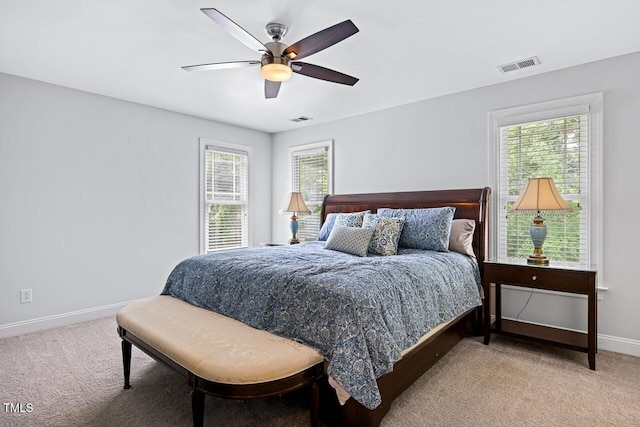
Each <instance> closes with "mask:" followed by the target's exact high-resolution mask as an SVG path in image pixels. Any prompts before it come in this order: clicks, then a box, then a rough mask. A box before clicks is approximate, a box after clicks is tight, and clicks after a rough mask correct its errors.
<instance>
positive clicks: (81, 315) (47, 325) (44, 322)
mask: <svg viewBox="0 0 640 427" xmlns="http://www.w3.org/2000/svg"><path fill="white" fill-rule="evenodd" d="M132 302H133V301H127V302H121V303H117V304H110V305H103V306H101V307H94V308H87V309H85V310H78V311H72V312H70V313H62V314H55V315H53V316H45V317H39V318H36V319H29V320H24V321H22V322H15V323H7V324H4V325H0V339H2V338H9V337H14V336H16V335H23V334H30V333H32V332H38V331H43V330H45V329H51V328H57V327H59V326H66V325H72V324H74V323H80V322H87V321H89V320H95V319H101V318H103V317H109V316H115V315H116V313H117V312H118V311H119V310H120V309H121V308H122V307H124V306H125V305H127V304H130V303H132Z"/></svg>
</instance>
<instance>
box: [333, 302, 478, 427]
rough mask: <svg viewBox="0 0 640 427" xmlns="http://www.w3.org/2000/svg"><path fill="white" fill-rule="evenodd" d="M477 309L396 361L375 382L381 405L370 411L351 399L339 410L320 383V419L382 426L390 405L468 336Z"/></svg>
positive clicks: (355, 426) (344, 425)
mask: <svg viewBox="0 0 640 427" xmlns="http://www.w3.org/2000/svg"><path fill="white" fill-rule="evenodd" d="M476 312H477V309H471V310H469V311H468V312H467V313H465V314H464V315H462V316H461V317H459V318H458V320H457V321H455V322H453V323H451V324H450V325H449V326H448V327H447V328H446V329H443V330H440V331H438V332H437V333H435V334H434V335H433V336H431V337H429V338H428V339H427V340H425V341H424V342H422V343H421V344H420V345H419V346H418V347H416V348H415V349H413V350H412V351H411V352H409V353H407V354H406V355H405V356H404V357H403V358H402V359H401V360H400V361H398V362H397V363H396V364H395V366H394V368H393V372H390V373H388V374H386V375H383V376H382V377H380V378H378V387H379V389H380V394H381V396H382V403H381V404H380V406H378V407H377V408H376V409H373V410H370V409H367V408H366V407H365V406H363V405H362V404H361V403H359V402H357V401H356V400H354V399H353V398H351V399H349V400H348V401H347V402H346V403H345V404H344V406H341V405H340V403H339V402H338V399H337V397H336V393H335V391H334V390H333V388H332V387H331V386H330V385H329V384H328V383H327V382H326V381H324V382H323V386H324V388H323V393H322V402H321V408H322V411H323V418H325V419H326V421H327V422H328V423H329V425H331V426H342V427H347V426H348V427H377V426H379V425H380V423H381V422H382V419H383V418H384V417H385V415H386V414H387V412H389V409H390V408H391V404H392V403H393V401H394V400H395V399H396V398H397V397H398V396H400V394H402V392H404V391H405V390H406V389H407V388H409V387H410V386H411V384H413V383H414V382H415V381H416V380H417V379H418V378H420V377H421V376H422V374H424V373H425V372H427V370H429V368H431V367H432V366H433V365H434V364H435V363H436V362H438V360H440V359H441V358H442V356H444V355H445V354H446V353H447V352H448V351H449V350H451V349H452V348H453V347H454V346H455V345H456V344H457V343H458V342H460V340H462V338H464V337H465V336H467V335H469V334H470V333H471V332H472V331H473V329H474V324H475V318H476V316H477V314H476Z"/></svg>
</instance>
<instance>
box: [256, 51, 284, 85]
mask: <svg viewBox="0 0 640 427" xmlns="http://www.w3.org/2000/svg"><path fill="white" fill-rule="evenodd" d="M289 64H290V61H289V60H288V59H287V58H283V57H273V56H265V57H263V58H262V68H261V69H260V71H261V72H262V76H263V77H264V78H265V79H267V80H270V81H272V82H283V81H285V80H289V79H290V78H291V72H292V71H291V67H290V66H289Z"/></svg>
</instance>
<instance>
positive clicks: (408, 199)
mask: <svg viewBox="0 0 640 427" xmlns="http://www.w3.org/2000/svg"><path fill="white" fill-rule="evenodd" d="M490 194H491V189H490V188H489V187H484V188H473V189H464V190H435V191H406V192H399V193H368V194H336V195H331V194H330V195H328V196H326V197H325V199H324V203H323V204H322V213H321V216H322V222H323V223H324V220H325V218H326V217H327V214H330V213H339V212H360V211H364V210H367V209H369V210H371V212H373V213H375V212H376V211H377V210H378V208H394V209H399V208H404V209H416V208H438V207H443V206H453V207H455V208H456V213H455V215H454V218H468V219H473V220H474V221H475V222H476V229H475V232H474V234H473V251H474V252H475V254H476V258H477V259H478V264H479V266H480V271H482V267H483V261H484V260H485V257H486V256H487V255H488V251H489V244H488V240H489V231H488V225H489V222H488V219H489V218H488V216H487V214H488V208H489V195H490Z"/></svg>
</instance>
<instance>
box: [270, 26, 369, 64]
mask: <svg viewBox="0 0 640 427" xmlns="http://www.w3.org/2000/svg"><path fill="white" fill-rule="evenodd" d="M358 31H360V30H359V29H358V27H356V26H355V24H354V23H353V22H351V20H350V19H347V20H346V21H344V22H341V23H339V24H336V25H334V26H333V27H329V28H325V29H324V30H322V31H319V32H317V33H315V34H312V35H310V36H309V37H306V38H304V39H302V40H300V41H298V42H297V43H294V44H292V45H291V46H289V47H288V48H286V49H285V50H284V52H283V53H282V54H283V56H286V57H288V58H289V59H302V58H304V57H306V56H309V55H313V54H314V53H316V52H320V51H321V50H323V49H326V48H328V47H329V46H333V45H334V44H336V43H338V42H341V41H342V40H344V39H346V38H347V37H351V36H352V35H354V34H355V33H357V32H358Z"/></svg>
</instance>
